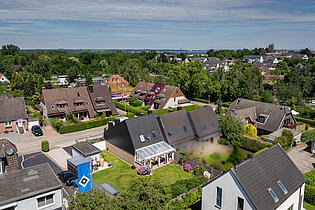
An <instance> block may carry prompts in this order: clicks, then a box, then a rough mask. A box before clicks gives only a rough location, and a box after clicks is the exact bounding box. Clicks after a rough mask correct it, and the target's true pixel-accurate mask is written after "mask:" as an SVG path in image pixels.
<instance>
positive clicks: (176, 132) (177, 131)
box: [169, 128, 179, 136]
mask: <svg viewBox="0 0 315 210" xmlns="http://www.w3.org/2000/svg"><path fill="white" fill-rule="evenodd" d="M169 135H170V136H178V135H179V130H178V129H177V128H173V129H172V130H170V132H169Z"/></svg>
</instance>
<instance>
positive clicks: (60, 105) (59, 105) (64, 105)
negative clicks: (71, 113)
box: [57, 104, 67, 108]
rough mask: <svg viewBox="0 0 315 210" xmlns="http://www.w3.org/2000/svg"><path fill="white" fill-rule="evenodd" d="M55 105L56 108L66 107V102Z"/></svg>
mask: <svg viewBox="0 0 315 210" xmlns="http://www.w3.org/2000/svg"><path fill="white" fill-rule="evenodd" d="M57 107H58V108H66V107H67V104H57Z"/></svg>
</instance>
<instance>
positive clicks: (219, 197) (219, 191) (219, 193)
mask: <svg viewBox="0 0 315 210" xmlns="http://www.w3.org/2000/svg"><path fill="white" fill-rule="evenodd" d="M215 205H216V206H217V207H220V208H221V207H222V188H220V187H217V199H216V202H215Z"/></svg>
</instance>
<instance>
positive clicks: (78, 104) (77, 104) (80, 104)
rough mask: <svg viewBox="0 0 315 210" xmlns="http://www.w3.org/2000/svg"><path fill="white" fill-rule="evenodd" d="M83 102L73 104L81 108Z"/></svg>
mask: <svg viewBox="0 0 315 210" xmlns="http://www.w3.org/2000/svg"><path fill="white" fill-rule="evenodd" d="M83 104H84V103H83V102H78V103H74V105H75V106H83Z"/></svg>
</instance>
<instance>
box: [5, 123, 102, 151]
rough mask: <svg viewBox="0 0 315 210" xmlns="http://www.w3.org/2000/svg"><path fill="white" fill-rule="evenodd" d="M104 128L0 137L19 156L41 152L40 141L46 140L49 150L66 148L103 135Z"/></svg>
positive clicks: (27, 133)
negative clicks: (77, 141)
mask: <svg viewBox="0 0 315 210" xmlns="http://www.w3.org/2000/svg"><path fill="white" fill-rule="evenodd" d="M104 128H105V126H101V127H98V128H92V129H89V130H84V131H79V132H75V133H69V134H63V135H61V134H51V135H46V134H45V135H44V136H41V137H35V136H34V135H33V134H32V133H31V132H26V133H25V134H23V135H19V134H11V135H10V136H9V135H8V134H4V135H1V136H0V137H5V138H8V139H9V140H11V141H12V142H13V143H14V144H15V145H16V146H17V148H18V152H19V154H20V155H21V154H28V153H33V152H39V151H41V141H42V140H48V141H49V143H50V149H56V148H61V147H67V146H70V145H72V144H74V143H75V140H78V139H84V138H88V137H92V136H97V135H103V133H104Z"/></svg>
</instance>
